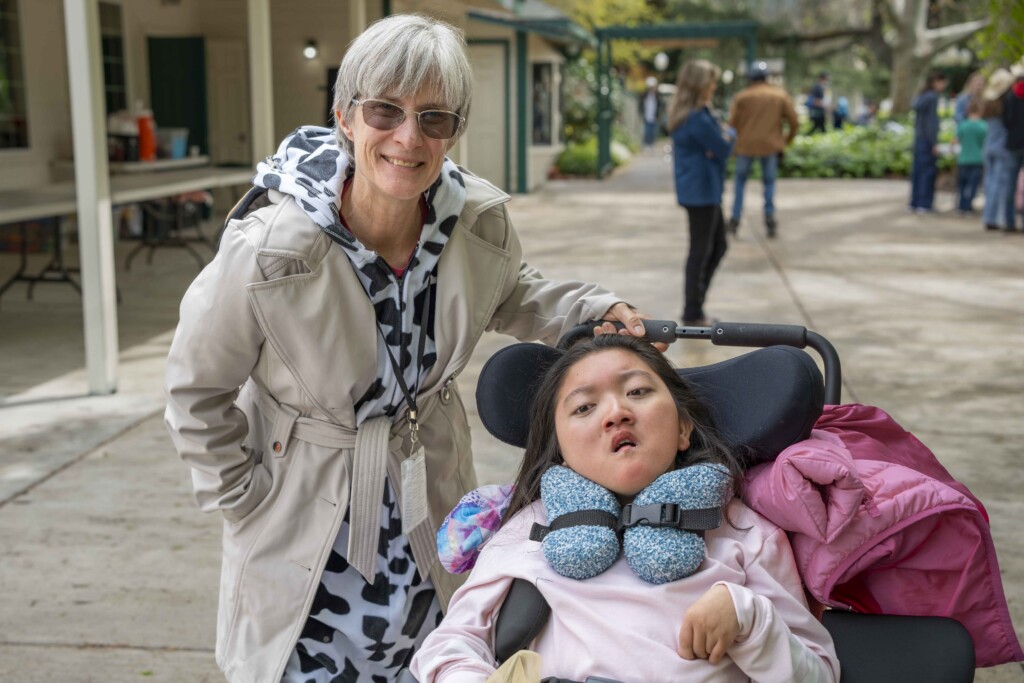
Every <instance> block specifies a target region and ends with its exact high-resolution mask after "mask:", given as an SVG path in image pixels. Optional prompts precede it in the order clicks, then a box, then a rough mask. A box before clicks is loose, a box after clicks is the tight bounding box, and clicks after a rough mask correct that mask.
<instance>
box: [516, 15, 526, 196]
mask: <svg viewBox="0 0 1024 683" xmlns="http://www.w3.org/2000/svg"><path fill="white" fill-rule="evenodd" d="M526 40H527V36H526V32H525V31H516V192H520V193H523V194H525V193H526V192H528V191H529V182H528V178H527V171H528V170H529V169H528V168H527V166H526V146H527V144H528V143H529V137H528V136H527V131H526V122H527V120H528V117H527V115H526V112H527V105H528V104H529V103H528V102H527V101H526V93H527V88H526V79H527V73H526V48H527V45H526Z"/></svg>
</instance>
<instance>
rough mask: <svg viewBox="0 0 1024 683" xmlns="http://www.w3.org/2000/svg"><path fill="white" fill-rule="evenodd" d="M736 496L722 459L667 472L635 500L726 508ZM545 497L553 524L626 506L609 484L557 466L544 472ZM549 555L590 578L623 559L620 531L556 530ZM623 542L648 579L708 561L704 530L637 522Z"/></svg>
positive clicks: (562, 569)
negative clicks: (574, 515) (578, 514)
mask: <svg viewBox="0 0 1024 683" xmlns="http://www.w3.org/2000/svg"><path fill="white" fill-rule="evenodd" d="M731 497H732V488H731V482H730V477H729V474H728V472H727V470H726V469H725V468H724V467H722V466H721V465H693V466H691V467H685V468H682V469H678V470H673V471H671V472H667V473H665V474H663V475H661V476H660V477H658V478H657V479H655V480H654V482H652V483H651V484H650V485H648V486H647V488H645V489H643V490H642V491H640V493H638V494H637V495H636V497H635V498H634V500H633V504H634V505H651V504H658V503H675V504H676V505H678V506H679V507H680V508H681V509H686V510H696V509H703V508H720V507H722V506H724V505H725V503H726V502H727V501H728V500H729V499H730V498H731ZM541 500H542V501H543V502H544V507H545V509H546V510H547V514H548V524H551V523H552V522H554V521H555V520H556V519H558V518H559V517H561V516H563V515H566V514H568V513H570V512H577V511H580V510H603V511H605V512H610V513H611V514H613V515H615V517H616V518H618V517H619V515H620V513H621V507H620V506H619V502H618V500H617V499H616V498H615V495H614V494H612V493H611V491H609V490H608V489H606V488H604V487H602V486H600V485H599V484H596V483H594V482H592V481H590V480H589V479H587V478H585V477H583V476H581V475H579V474H577V473H576V472H574V471H573V470H571V469H569V468H567V467H562V466H560V465H559V466H555V467H552V468H550V469H549V470H548V471H547V472H545V473H544V475H543V476H542V477H541ZM542 548H543V552H544V557H545V558H546V559H547V561H548V564H549V565H551V568H552V569H554V570H555V571H556V572H557V573H559V574H561V575H562V576H565V577H568V578H571V579H589V578H591V577H594V576H597V575H598V574H600V573H601V572H604V571H605V570H607V569H608V568H609V567H611V566H612V564H614V563H615V560H616V559H618V556H619V550H620V543H619V536H618V534H617V533H616V532H615V531H614V530H613V529H610V528H607V527H603V526H589V525H580V526H572V527H569V528H566V529H559V530H557V531H552V532H551V533H549V534H548V535H547V536H545V537H544V540H543V541H542ZM622 548H623V550H624V553H625V555H626V561H627V562H628V563H629V566H630V568H631V569H632V570H633V571H634V572H635V573H636V575H637V576H639V577H640V578H641V579H643V580H644V581H647V582H648V583H654V584H660V583H666V582H668V581H677V580H679V579H682V578H685V577H687V576H690V575H691V574H693V573H694V572H696V571H697V569H699V568H700V565H701V563H702V562H703V561H704V556H705V552H706V548H705V545H704V539H703V538H701V537H700V536H699V535H697V534H695V533H693V532H690V531H684V530H682V529H674V528H668V527H663V528H654V527H648V526H634V527H630V528H628V529H626V531H625V533H624V534H623V542H622Z"/></svg>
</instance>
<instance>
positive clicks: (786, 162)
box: [754, 124, 956, 178]
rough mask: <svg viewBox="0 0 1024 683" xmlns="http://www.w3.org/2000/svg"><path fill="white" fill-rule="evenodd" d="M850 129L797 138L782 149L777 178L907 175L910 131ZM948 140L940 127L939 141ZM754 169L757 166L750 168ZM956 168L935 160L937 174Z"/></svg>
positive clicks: (946, 159) (948, 158) (947, 158)
mask: <svg viewBox="0 0 1024 683" xmlns="http://www.w3.org/2000/svg"><path fill="white" fill-rule="evenodd" d="M901 125H902V126H903V128H902V130H900V129H889V128H883V127H879V126H851V127H847V128H844V129H842V130H838V131H836V130H831V131H829V132H827V133H822V134H819V135H801V136H799V137H797V139H796V140H794V141H793V144H792V145H790V146H789V147H788V148H786V153H785V156H784V157H783V160H782V165H781V166H780V167H779V175H780V176H783V177H788V178H890V177H903V176H909V175H910V168H911V165H912V164H913V150H914V129H913V127H911V126H910V125H906V124H901ZM950 140H951V133H950V131H949V129H948V128H947V127H946V126H944V127H943V130H942V132H941V134H940V136H939V141H940V142H942V143H948V142H949V141H950ZM754 166H755V168H756V167H757V164H755V165H754ZM955 166H956V159H955V157H953V156H952V155H949V154H945V155H942V156H940V157H939V159H938V167H939V170H940V171H946V170H950V169H952V168H954V167H955Z"/></svg>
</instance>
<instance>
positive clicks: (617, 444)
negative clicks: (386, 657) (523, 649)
mask: <svg viewBox="0 0 1024 683" xmlns="http://www.w3.org/2000/svg"><path fill="white" fill-rule="evenodd" d="M739 473H740V467H739V463H738V461H737V458H736V456H735V455H734V454H733V453H732V452H731V451H730V449H729V447H728V445H727V444H725V443H724V442H723V440H722V439H721V438H720V437H719V436H718V435H717V434H716V432H715V429H714V427H713V425H712V424H711V420H710V418H709V415H708V412H707V410H706V409H705V408H704V406H703V405H702V404H701V403H700V401H699V400H698V398H697V397H696V396H695V395H694V392H693V390H692V389H691V387H690V386H689V384H688V383H687V382H686V380H684V379H682V378H680V377H679V375H678V374H677V373H676V372H675V370H674V369H673V368H672V367H671V366H670V365H669V363H668V362H667V361H666V360H665V358H664V357H663V356H662V355H661V354H660V353H658V352H657V351H656V350H655V349H653V348H652V347H651V346H650V345H648V344H647V343H645V342H642V341H639V340H636V339H633V338H629V337H625V336H621V335H601V336H598V337H596V338H594V339H591V340H587V341H585V342H582V343H579V344H577V345H576V346H574V347H572V348H571V349H570V350H568V351H567V352H566V353H565V354H564V355H563V356H561V357H560V358H559V359H558V360H557V361H556V362H555V363H554V364H553V365H552V367H551V369H550V371H549V372H548V373H547V375H546V376H545V379H544V381H543V383H542V384H541V386H540V389H539V391H538V393H537V398H536V400H535V403H534V406H533V421H532V422H531V429H530V434H529V440H528V443H527V447H526V452H525V455H524V459H523V463H522V466H521V468H520V471H519V474H518V477H517V480H516V484H515V492H514V494H513V496H512V498H511V500H510V502H509V507H508V509H507V511H506V512H505V514H504V516H503V526H502V527H501V529H500V530H499V531H498V532H497V533H496V534H495V536H494V537H493V538H492V539H491V540H490V541H489V542H488V543H487V545H486V546H485V547H484V548H483V550H482V551H481V552H480V555H479V558H478V560H477V563H476V566H475V567H474V569H473V571H472V573H471V575H470V576H469V579H468V580H467V582H466V584H465V585H464V586H463V587H462V588H461V589H459V591H458V592H456V594H455V596H454V597H453V598H452V601H451V604H450V605H449V609H448V613H447V616H446V617H445V618H444V620H443V621H442V622H441V624H440V626H439V627H438V628H437V629H436V630H435V631H434V632H432V633H431V634H430V635H429V636H428V637H427V639H426V641H425V642H424V643H423V646H422V648H421V649H420V651H419V652H418V653H417V654H416V656H415V658H414V660H413V662H412V667H411V668H412V673H413V674H414V676H415V678H416V679H417V680H418V681H420V683H431V682H434V681H437V682H438V683H441V682H450V681H459V682H463V681H479V682H482V681H485V680H486V679H487V678H488V677H489V676H490V675H491V674H492V673H493V672H494V671H495V667H496V662H495V655H494V652H493V643H494V628H495V621H496V617H497V614H498V610H499V608H500V607H501V605H502V603H503V601H504V600H505V597H506V594H507V593H508V591H509V588H510V586H511V585H512V582H513V580H515V579H524V580H526V581H529V582H530V583H532V584H534V585H535V586H536V588H537V589H539V592H540V593H541V594H542V595H543V596H544V598H545V599H546V601H547V603H548V604H549V605H550V607H551V616H550V619H549V620H548V622H547V625H546V627H544V628H543V630H541V631H540V633H539V635H538V636H537V637H536V638H535V639H534V641H533V643H532V645H531V647H530V649H532V650H534V651H535V652H537V653H539V654H540V655H541V658H542V677H557V678H562V679H569V680H576V681H583V680H585V679H586V678H587V677H603V678H608V679H615V680H620V681H628V682H630V683H654V682H659V681H688V682H690V681H693V682H696V681H709V682H710V681H714V682H715V683H724V682H731V681H747V680H752V681H756V682H768V681H779V682H782V681H806V682H817V681H822V682H830V683H835V682H836V681H838V680H839V663H838V660H837V658H836V654H835V649H834V646H833V643H832V639H831V637H830V635H829V633H828V632H827V631H826V630H825V628H824V627H823V626H822V625H821V624H820V623H819V622H818V621H817V619H815V617H814V616H813V615H812V614H811V613H810V612H809V611H808V608H807V603H806V600H805V598H804V592H803V588H802V585H801V581H800V577H799V575H798V573H797V567H796V564H795V562H794V559H793V554H792V550H791V548H790V545H789V541H788V539H787V536H786V534H785V532H783V531H782V530H781V529H779V528H778V527H776V526H775V525H773V524H772V523H770V522H768V521H767V520H765V519H764V518H763V517H761V516H759V515H758V514H757V513H755V512H753V511H752V510H750V509H749V508H748V507H746V506H745V505H744V504H743V503H742V502H741V501H740V500H739V499H738V498H737V497H735V496H734V491H735V484H736V482H738V476H739ZM638 521H639V523H638Z"/></svg>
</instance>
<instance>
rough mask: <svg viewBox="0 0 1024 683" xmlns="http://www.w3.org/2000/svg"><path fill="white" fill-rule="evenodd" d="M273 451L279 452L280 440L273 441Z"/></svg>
mask: <svg viewBox="0 0 1024 683" xmlns="http://www.w3.org/2000/svg"><path fill="white" fill-rule="evenodd" d="M274 452H275V453H280V452H281V442H280V441H275V442H274Z"/></svg>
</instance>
